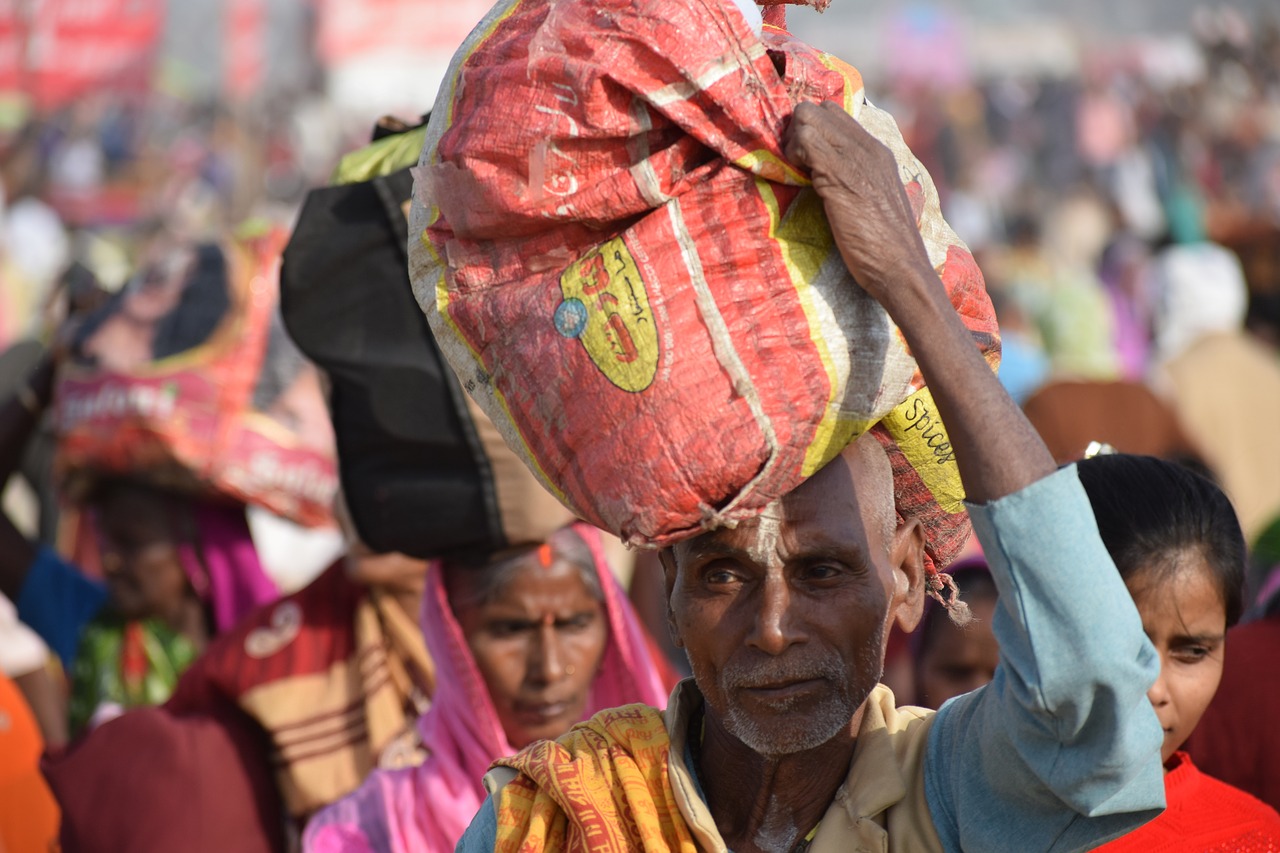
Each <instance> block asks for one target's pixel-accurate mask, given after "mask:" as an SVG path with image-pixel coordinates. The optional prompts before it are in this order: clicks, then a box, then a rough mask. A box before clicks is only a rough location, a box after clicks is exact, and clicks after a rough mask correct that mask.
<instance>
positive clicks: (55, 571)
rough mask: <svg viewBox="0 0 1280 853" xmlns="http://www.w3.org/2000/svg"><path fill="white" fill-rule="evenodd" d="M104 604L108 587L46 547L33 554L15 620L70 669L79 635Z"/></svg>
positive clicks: (78, 646)
mask: <svg viewBox="0 0 1280 853" xmlns="http://www.w3.org/2000/svg"><path fill="white" fill-rule="evenodd" d="M106 603H107V587H106V585H105V584H103V583H102V582H101V581H95V580H92V579H90V578H87V577H85V576H84V573H83V572H81V571H80V570H79V569H77V568H76V567H75V566H73V565H71V564H70V563H68V562H66V561H65V560H63V559H62V558H61V557H59V556H58V555H57V554H56V553H54V551H53V550H52V549H51V548H49V547H48V546H41V548H40V550H39V551H37V552H36V559H35V562H34V563H32V564H31V569H30V570H29V571H28V572H27V578H26V580H25V581H23V584H22V589H21V591H19V593H18V600H17V601H15V602H14V606H15V607H17V609H18V618H19V619H21V620H22V621H23V622H25V623H26V624H27V625H28V626H29V627H30V628H31V630H33V631H35V632H36V633H37V634H39V635H40V638H41V639H42V640H44V641H45V643H46V644H48V646H49V648H51V649H53V651H54V652H55V653H57V655H58V657H59V658H61V659H62V666H63V668H64V669H67V670H70V669H71V662H72V661H74V660H75V657H76V653H77V651H78V650H79V648H80V635H81V634H82V633H84V628H85V626H86V625H88V624H89V622H91V621H92V620H93V617H94V616H97V615H98V611H99V610H101V609H102V607H103V605H104V604H106Z"/></svg>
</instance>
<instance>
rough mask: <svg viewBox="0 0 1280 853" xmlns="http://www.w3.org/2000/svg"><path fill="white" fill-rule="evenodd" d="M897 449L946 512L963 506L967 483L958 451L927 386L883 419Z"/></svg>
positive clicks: (958, 510) (956, 510)
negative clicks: (961, 479)
mask: <svg viewBox="0 0 1280 853" xmlns="http://www.w3.org/2000/svg"><path fill="white" fill-rule="evenodd" d="M883 423H884V426H885V428H886V429H887V430H888V431H889V435H890V436H892V437H893V440H894V441H896V442H897V443H898V449H899V450H901V451H902V454H903V455H904V456H906V457H907V461H908V462H910V463H911V467H912V468H915V469H916V473H917V474H919V475H920V479H921V480H922V481H923V482H924V485H925V487H926V488H927V489H928V490H929V492H930V493H931V494H932V495H933V499H934V500H936V501H937V502H938V505H939V506H940V507H942V511H943V512H947V513H956V512H961V511H962V510H963V509H964V486H962V485H961V483H960V469H959V468H957V467H956V457H955V451H954V449H953V448H952V446H951V439H950V438H949V437H948V436H947V429H946V427H945V426H943V424H942V418H941V417H939V416H938V408H937V406H936V405H935V404H934V402H933V395H932V394H931V393H929V389H928V388H921V389H920V390H919V391H917V392H916V393H914V394H912V395H911V396H910V397H908V398H907V399H906V400H905V401H904V402H903V403H902V405H900V406H898V407H897V408H896V409H894V410H893V411H892V412H890V413H889V414H888V415H886V416H885V419H884V421H883Z"/></svg>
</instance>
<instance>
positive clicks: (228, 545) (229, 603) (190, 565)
mask: <svg viewBox="0 0 1280 853" xmlns="http://www.w3.org/2000/svg"><path fill="white" fill-rule="evenodd" d="M191 511H192V515H193V516H194V519H195V526H196V537H197V539H198V542H195V543H191V542H184V543H183V544H181V545H179V546H178V559H179V560H180V561H181V563H182V568H183V570H184V571H186V573H187V578H188V579H189V580H190V581H191V586H192V587H193V588H194V589H195V591H196V594H197V595H198V596H200V600H201V601H204V602H206V603H208V605H209V608H210V610H212V611H213V633H215V634H221V633H222V632H224V631H227V630H229V629H230V628H232V627H234V626H235V624H236V623H237V622H239V621H240V618H241V617H242V616H244V615H245V614H246V613H248V612H249V611H251V610H254V609H256V608H257V607H259V606H261V605H263V604H268V603H270V602H272V601H275V600H276V599H277V598H279V597H280V591H279V590H278V589H277V588H276V585H275V583H274V582H273V581H272V580H271V578H269V577H267V574H266V572H264V571H263V570H262V563H261V561H260V560H259V559H258V552H257V549H255V548H254V547H253V538H252V537H251V536H250V534H249V521H248V519H247V518H246V517H245V514H244V507H243V506H238V505H233V504H227V505H223V504H212V503H205V502H203V501H193V502H192V504H191ZM197 548H199V552H198V553H197V550H196V549H197Z"/></svg>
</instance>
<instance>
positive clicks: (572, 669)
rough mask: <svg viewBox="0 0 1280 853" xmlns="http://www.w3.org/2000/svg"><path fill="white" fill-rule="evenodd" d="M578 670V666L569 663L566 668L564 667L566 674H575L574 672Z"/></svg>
mask: <svg viewBox="0 0 1280 853" xmlns="http://www.w3.org/2000/svg"><path fill="white" fill-rule="evenodd" d="M577 671H578V668H577V667H575V666H574V665H573V664H568V665H567V666H565V668H564V674H565V675H573V674H574V673H575V672H577Z"/></svg>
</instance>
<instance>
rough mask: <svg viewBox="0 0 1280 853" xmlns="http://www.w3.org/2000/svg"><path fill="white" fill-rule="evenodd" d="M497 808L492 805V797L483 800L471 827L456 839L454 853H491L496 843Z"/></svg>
mask: <svg viewBox="0 0 1280 853" xmlns="http://www.w3.org/2000/svg"><path fill="white" fill-rule="evenodd" d="M497 809H498V807H497V806H495V805H494V804H493V797H492V795H491V796H488V797H485V798H484V802H483V803H481V804H480V811H478V812H476V816H475V817H474V818H472V819H471V825H470V826H468V827H467V831H466V832H464V833H463V834H462V837H461V838H460V839H458V846H457V847H455V848H453V850H454V853H493V847H494V845H495V844H497V843H498V811H497Z"/></svg>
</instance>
